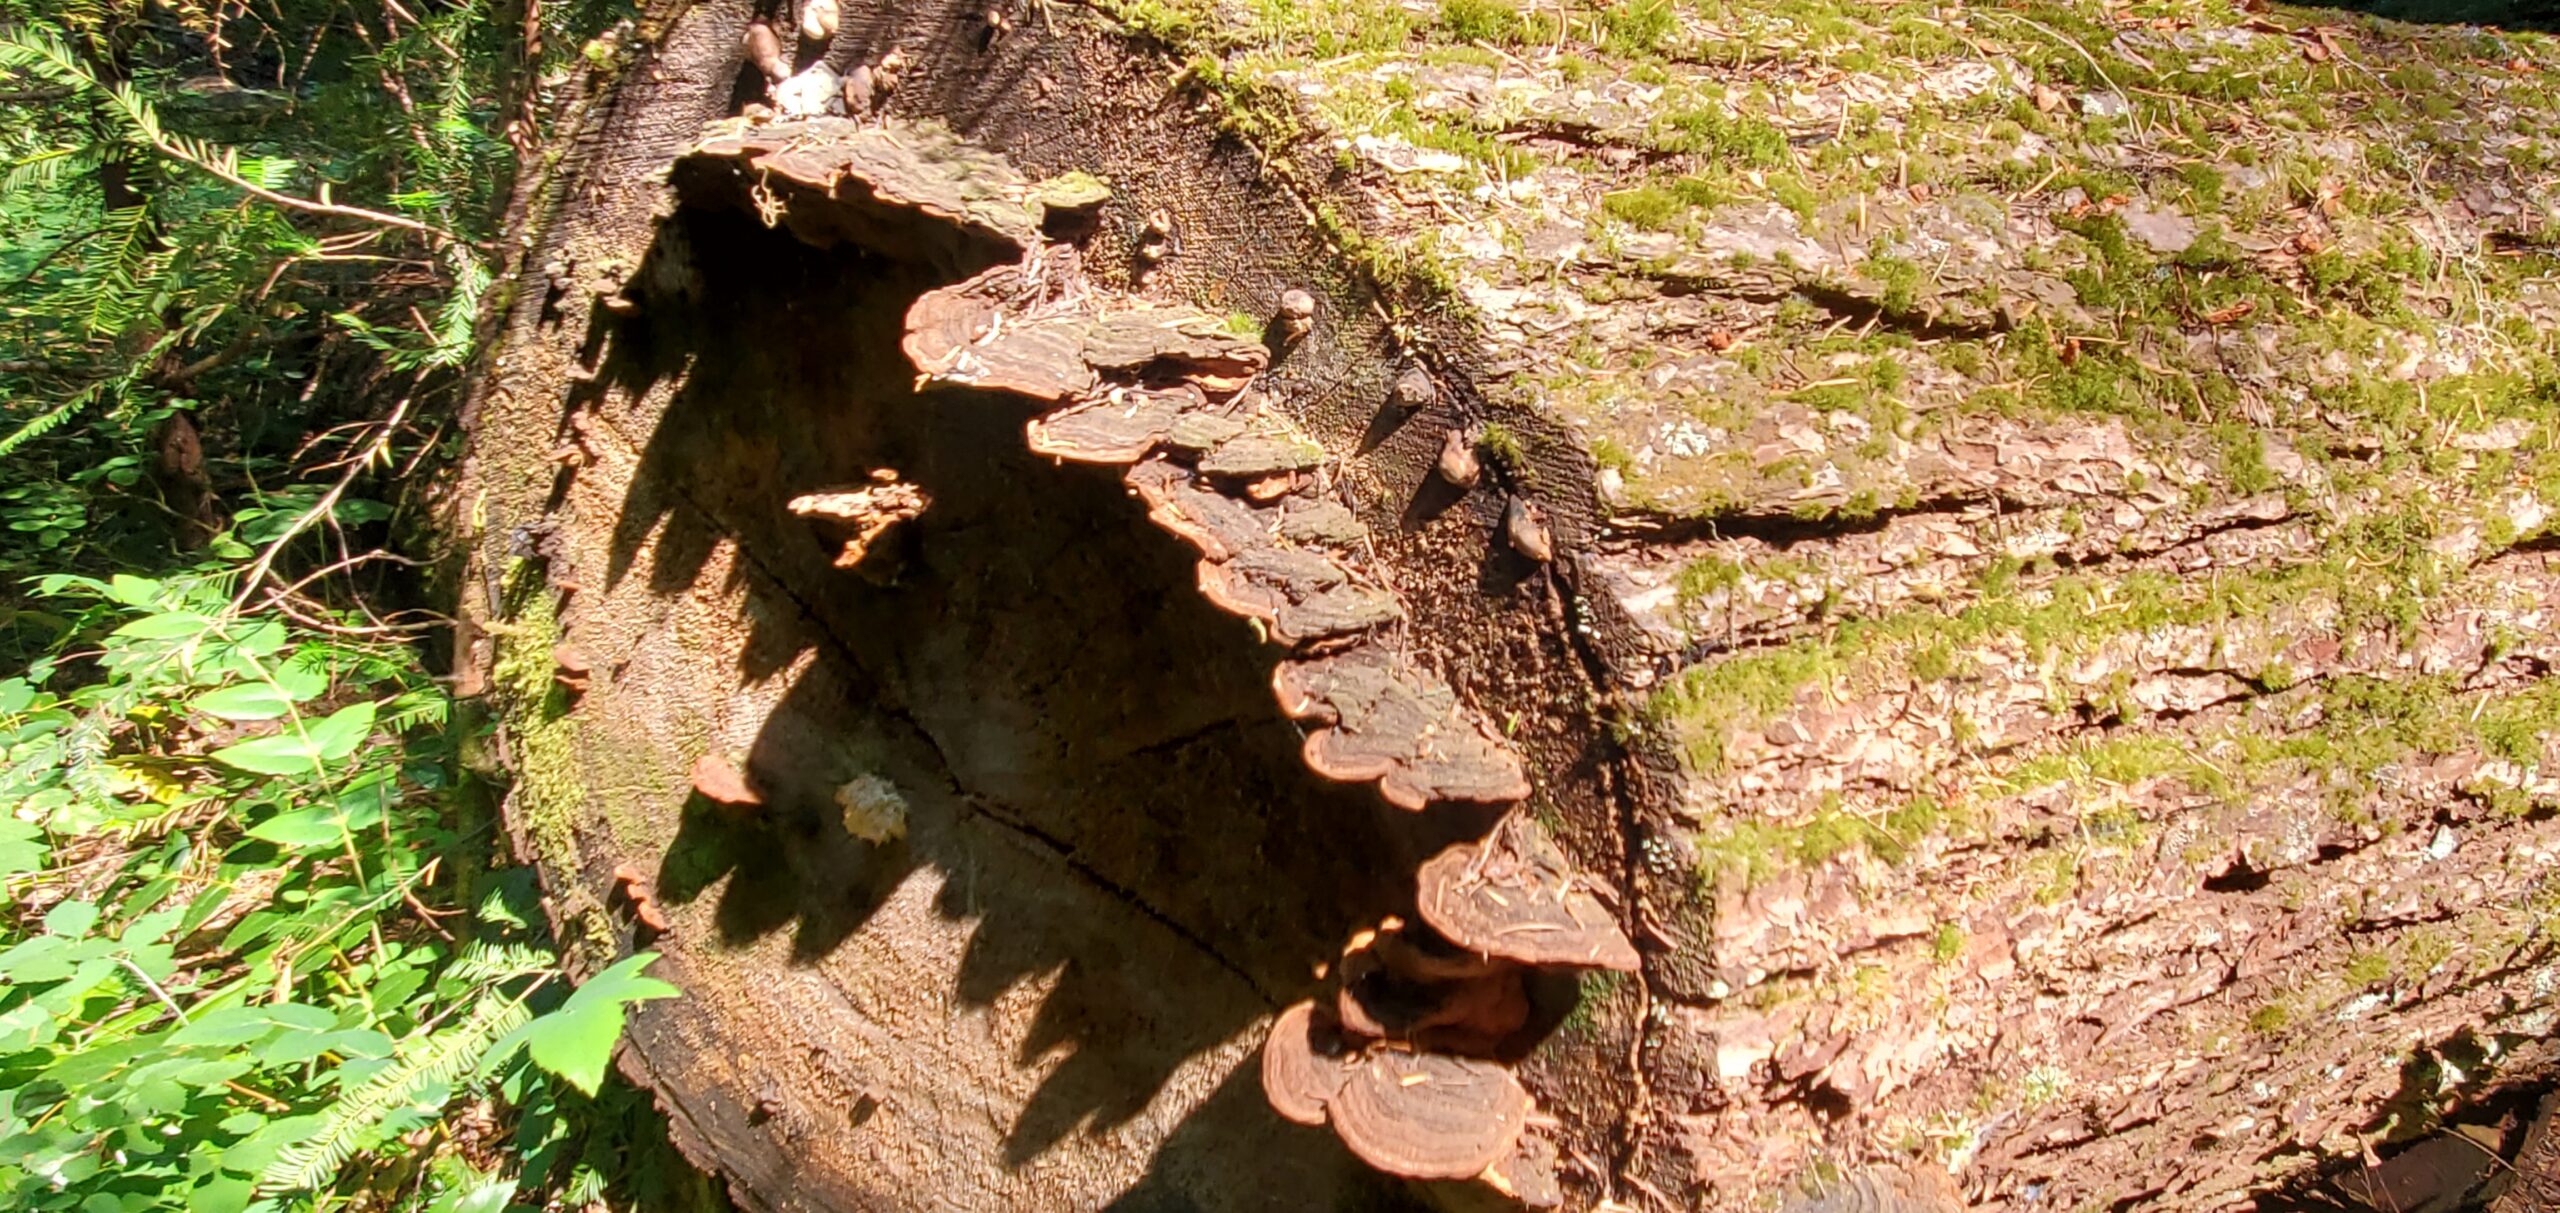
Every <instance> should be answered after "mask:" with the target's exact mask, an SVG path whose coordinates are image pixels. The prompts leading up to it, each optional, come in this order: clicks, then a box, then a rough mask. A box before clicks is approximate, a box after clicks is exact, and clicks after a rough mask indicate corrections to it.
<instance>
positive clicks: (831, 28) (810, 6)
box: [800, 0, 841, 42]
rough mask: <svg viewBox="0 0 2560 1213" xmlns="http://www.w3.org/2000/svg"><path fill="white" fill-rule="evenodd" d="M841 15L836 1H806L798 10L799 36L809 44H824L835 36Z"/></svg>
mask: <svg viewBox="0 0 2560 1213" xmlns="http://www.w3.org/2000/svg"><path fill="white" fill-rule="evenodd" d="M840 17H841V14H839V13H838V12H837V11H836V0H808V3H806V4H804V5H802V6H801V8H800V36H801V37H803V38H806V39H808V40H809V41H811V42H825V41H828V40H829V39H832V38H834V37H835V36H836V25H837V22H838V20H839V19H840Z"/></svg>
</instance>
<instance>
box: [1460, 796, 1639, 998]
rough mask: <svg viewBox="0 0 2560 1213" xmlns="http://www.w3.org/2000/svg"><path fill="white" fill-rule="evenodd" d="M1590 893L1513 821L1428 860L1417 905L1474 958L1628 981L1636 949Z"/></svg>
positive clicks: (1524, 822) (1541, 835) (1553, 851)
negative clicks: (1606, 973)
mask: <svg viewBox="0 0 2560 1213" xmlns="http://www.w3.org/2000/svg"><path fill="white" fill-rule="evenodd" d="M1593 889H1594V886H1593V885H1592V883H1591V882H1590V881H1589V880H1588V879H1587V878H1585V877H1582V876H1580V875H1578V874H1576V873H1575V872H1574V871H1573V869H1572V866H1571V865H1570V864H1569V863H1568V862H1567V861H1566V860H1565V858H1564V856H1563V854H1562V853H1561V852H1560V851H1558V850H1557V848H1556V846H1555V843H1554V841H1553V840H1551V839H1549V838H1548V837H1547V836H1546V832H1545V830H1544V829H1542V828H1541V827H1539V826H1538V825H1537V823H1536V822H1534V821H1530V820H1528V819H1525V818H1522V817H1518V816H1516V815H1515V816H1513V817H1512V818H1510V819H1509V820H1507V821H1505V822H1504V823H1503V825H1502V826H1501V827H1500V828H1498V829H1497V830H1495V832H1494V833H1493V834H1492V836H1490V837H1488V838H1486V839H1485V840H1484V841H1482V842H1462V843H1459V844H1457V845H1455V846H1452V847H1450V848H1449V849H1448V850H1445V851H1442V852H1441V853H1439V854H1438V855H1435V856H1433V857H1431V858H1430V859H1429V860H1426V861H1425V862H1424V863H1423V865H1422V871H1421V873H1420V883H1419V889H1418V892H1417V901H1418V904H1419V907H1420V909H1421V911H1422V920H1423V921H1424V922H1426V923H1429V924H1430V925H1431V928H1432V929H1433V930H1435V931H1438V932H1440V933H1441V934H1442V935H1444V936H1446V937H1447V938H1448V939H1449V941H1450V942H1451V943H1453V944H1456V945H1457V946H1458V947H1461V948H1464V949H1466V950H1468V951H1470V952H1474V953H1476V954H1478V955H1481V956H1488V957H1501V958H1503V959H1507V960H1515V961H1518V962H1519V963H1521V964H1525V965H1542V966H1555V967H1560V968H1580V969H1611V970H1615V971H1617V972H1622V973H1632V972H1634V971H1636V969H1637V968H1638V967H1639V965H1640V964H1641V960H1640V959H1639V958H1638V957H1637V955H1636V949H1635V945H1634V944H1631V943H1629V942H1627V936H1626V934H1625V933H1624V932H1622V931H1620V930H1619V929H1618V924H1617V920H1616V919H1615V917H1613V916H1612V915H1611V914H1610V913H1609V909H1608V907H1606V906H1604V905H1602V904H1601V903H1600V898H1599V896H1598V895H1597V894H1596V893H1595V892H1594V891H1593Z"/></svg>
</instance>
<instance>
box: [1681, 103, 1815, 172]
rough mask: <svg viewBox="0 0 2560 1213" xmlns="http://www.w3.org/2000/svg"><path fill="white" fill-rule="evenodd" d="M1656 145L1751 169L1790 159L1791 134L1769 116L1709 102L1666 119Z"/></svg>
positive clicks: (1775, 164) (1777, 163)
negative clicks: (1732, 110)
mask: <svg viewBox="0 0 2560 1213" xmlns="http://www.w3.org/2000/svg"><path fill="white" fill-rule="evenodd" d="M1654 145H1655V146H1657V147H1659V148H1661V149H1662V150H1664V151H1668V152H1685V153H1689V154H1692V155H1702V156H1708V157H1712V158H1714V159H1715V160H1718V161H1721V162H1724V163H1728V164H1733V165H1739V166H1742V167H1748V168H1775V167H1777V166H1778V165H1781V164H1784V163H1786V161H1787V135H1786V132H1784V131H1781V130H1779V129H1778V128H1777V127H1776V126H1774V125H1772V124H1771V123H1769V122H1768V121H1766V120H1765V119H1760V118H1751V117H1740V116H1736V115H1734V114H1730V113H1727V112H1725V111H1724V110H1723V109H1722V108H1720V107H1717V106H1713V105H1706V106H1697V107H1694V108H1690V109H1684V110H1678V111H1675V112H1673V113H1672V114H1671V115H1669V116H1668V117H1666V118H1664V119H1663V121H1662V127H1661V129H1660V130H1659V131H1657V132H1656V134H1655V135H1654Z"/></svg>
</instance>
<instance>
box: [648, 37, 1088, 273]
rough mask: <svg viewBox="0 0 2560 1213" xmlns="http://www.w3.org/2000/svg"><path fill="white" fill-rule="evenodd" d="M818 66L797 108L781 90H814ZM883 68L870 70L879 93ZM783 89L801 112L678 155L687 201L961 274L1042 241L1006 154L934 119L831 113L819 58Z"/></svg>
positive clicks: (719, 132) (1022, 183) (1026, 183)
mask: <svg viewBox="0 0 2560 1213" xmlns="http://www.w3.org/2000/svg"><path fill="white" fill-rule="evenodd" d="M891 57H892V58H894V57H895V56H894V55H893V56H891ZM882 63H883V65H884V66H885V64H886V63H887V60H885V59H884V60H883V61H882ZM820 68H826V71H825V74H824V89H825V93H826V95H825V96H824V97H823V98H821V97H818V96H816V94H815V93H814V92H809V95H808V96H807V97H806V98H804V101H803V103H804V104H806V105H810V106H814V107H815V109H814V111H813V112H810V113H807V114H800V113H798V112H797V111H795V110H793V108H792V106H791V104H788V103H786V102H785V99H784V97H783V96H782V93H783V90H785V89H792V90H795V91H794V93H793V95H794V96H799V95H800V93H801V92H807V91H808V90H811V89H814V88H815V87H816V86H815V85H814V84H803V83H800V82H801V81H803V80H804V79H806V80H811V81H815V80H817V79H819V77H818V76H817V75H816V73H817V72H818V70H819V69H820ZM881 70H882V69H881V68H877V67H875V68H874V69H873V70H872V87H873V88H874V89H875V90H877V89H879V88H880V87H881V84H880V80H881ZM775 89H776V92H775V101H776V104H777V105H778V106H779V107H780V108H782V109H783V110H784V115H783V116H784V117H786V118H791V117H795V116H797V117H801V118H805V120H802V121H785V122H775V123H770V124H767V125H764V126H752V125H748V124H745V123H740V122H737V121H734V120H732V121H729V122H723V123H717V124H714V125H713V127H712V129H711V131H710V132H709V134H707V135H706V136H705V137H704V138H703V139H702V140H701V141H700V142H698V143H696V144H695V145H694V146H693V148H692V149H691V150H690V151H688V152H687V153H686V154H685V156H684V157H683V159H682V160H680V161H679V162H678V163H677V167H676V173H675V174H674V177H673V181H674V184H675V186H676V190H677V192H678V194H679V195H680V196H681V197H682V198H683V199H684V201H685V202H686V203H687V204H688V205H696V206H703V205H708V206H713V207H727V208H730V209H736V210H744V211H747V212H748V213H751V214H756V215H758V216H760V217H761V218H763V219H764V220H766V221H768V222H770V221H771V220H773V219H775V218H779V219H780V220H781V222H782V223H783V224H784V225H785V226H787V227H788V228H789V229H790V231H791V233H792V234H793V235H794V236H797V237H799V238H800V239H801V240H803V241H805V242H807V243H809V244H814V245H817V246H819V247H821V248H826V247H833V246H835V245H838V244H847V243H850V244H859V245H862V246H864V247H869V248H878V249H883V250H886V251H889V252H890V253H892V254H893V255H896V256H899V257H903V258H906V259H909V260H914V261H921V262H925V263H929V264H934V265H938V266H947V267H952V268H954V269H957V270H958V271H960V272H963V273H976V272H978V271H979V270H981V269H983V268H985V267H987V266H989V265H1002V264H1007V263H1010V262H1012V261H1014V260H1015V259H1016V258H1018V257H1019V256H1021V252H1022V250H1023V249H1026V248H1032V247H1035V246H1036V245H1037V244H1038V243H1039V241H1040V239H1041V236H1040V219H1041V217H1042V214H1043V212H1042V210H1041V206H1040V203H1039V201H1038V199H1037V198H1036V197H1035V192H1036V187H1035V184H1034V183H1033V182H1032V181H1031V179H1030V178H1028V177H1025V176H1024V175H1023V174H1022V173H1020V172H1019V171H1017V170H1015V169H1014V167H1013V166H1012V165H1011V164H1009V163H1007V162H1006V161H1005V160H1003V159H1002V158H1001V157H998V156H994V155H992V154H989V153H987V152H985V151H983V150H980V149H979V148H977V147H975V146H973V145H971V144H969V143H968V142H966V141H964V140H962V139H961V138H960V137H959V136H957V135H954V134H953V133H951V131H950V129H949V128H947V127H944V126H942V125H940V124H938V123H931V122H912V123H911V122H889V123H886V124H880V125H866V124H864V123H861V122H856V121H853V120H851V119H846V118H838V117H833V116H829V115H832V114H833V113H834V111H836V110H838V109H841V108H842V107H843V105H844V91H843V87H842V85H841V83H840V82H839V80H838V78H837V77H836V75H835V69H833V68H831V67H827V66H826V64H824V63H823V62H821V63H817V64H812V65H811V66H810V68H809V70H808V71H805V72H802V73H801V74H800V75H799V76H793V77H790V78H788V79H787V80H785V81H783V82H782V83H780V84H777V85H776V86H775ZM775 206H779V207H780V208H781V209H780V211H779V213H778V215H777V214H776V213H775V212H774V211H773V210H772V208H773V207H775ZM936 294H939V292H936Z"/></svg>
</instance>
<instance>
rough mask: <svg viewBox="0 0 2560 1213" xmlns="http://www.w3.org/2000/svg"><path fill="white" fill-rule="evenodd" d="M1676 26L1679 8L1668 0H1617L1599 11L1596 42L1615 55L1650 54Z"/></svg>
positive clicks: (1655, 50)
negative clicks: (1598, 34) (1598, 31)
mask: <svg viewBox="0 0 2560 1213" xmlns="http://www.w3.org/2000/svg"><path fill="white" fill-rule="evenodd" d="M1679 27H1680V15H1679V10H1677V9H1676V8H1674V7H1673V6H1672V2H1671V0H1617V3H1614V4H1611V5H1610V6H1609V7H1607V8H1604V9H1602V10H1600V45H1601V46H1602V47H1603V48H1604V49H1606V50H1608V51H1609V52H1610V53H1611V54H1616V55H1626V56H1634V57H1640V56H1645V55H1651V54H1653V53H1655V52H1657V51H1660V50H1661V49H1662V48H1663V47H1664V46H1665V45H1666V44H1668V43H1669V42H1670V41H1671V36H1672V34H1674V33H1675V32H1677V31H1678V30H1679Z"/></svg>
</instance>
